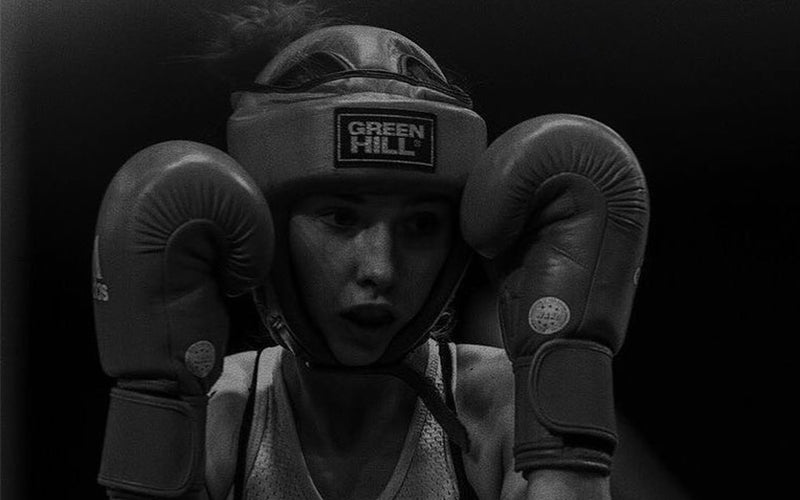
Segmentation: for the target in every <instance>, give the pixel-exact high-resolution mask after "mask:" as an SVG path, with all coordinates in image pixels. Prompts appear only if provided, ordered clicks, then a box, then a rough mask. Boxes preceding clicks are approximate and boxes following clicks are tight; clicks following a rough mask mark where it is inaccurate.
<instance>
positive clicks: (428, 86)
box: [228, 26, 486, 365]
mask: <svg viewBox="0 0 800 500" xmlns="http://www.w3.org/2000/svg"><path fill="white" fill-rule="evenodd" d="M485 148H486V126H485V124H484V121H483V120H482V119H481V118H480V116H478V115H477V114H476V113H475V112H473V111H472V110H471V101H470V100H469V97H468V96H467V95H466V94H465V93H464V92H463V91H461V90H460V89H458V87H455V86H454V85H451V84H450V83H448V82H447V79H446V78H445V76H444V75H443V74H442V72H441V70H440V69H439V67H438V65H437V64H436V62H435V61H434V60H433V59H432V58H431V57H430V56H429V55H428V54H427V53H425V51H423V50H422V49H421V48H420V47H418V46H417V45H416V44H414V43H413V42H411V41H410V40H408V39H407V38H405V37H403V36H401V35H399V34H397V33H394V32H392V31H389V30H384V29H379V28H373V27H367V26H334V27H328V28H323V29H321V30H318V31H315V32H312V33H310V34H308V35H306V36H304V37H302V38H301V39H299V40H297V41H295V42H294V43H292V44H290V45H289V46H288V47H287V48H285V49H284V50H283V51H281V52H280V53H279V54H278V55H277V56H276V57H275V58H274V59H273V60H272V61H271V62H270V63H269V65H267V67H266V68H265V69H264V70H263V71H262V72H261V74H260V75H259V76H258V77H257V79H256V82H255V84H254V85H253V86H251V87H250V88H248V89H247V90H246V91H244V92H242V93H239V94H238V95H237V96H236V102H235V110H234V113H233V115H232V116H231V118H230V120H229V122H228V149H229V153H230V154H231V156H233V157H234V158H235V159H236V160H237V161H239V163H240V164H241V165H242V166H243V167H244V168H245V170H247V171H248V173H250V175H251V176H252V177H253V178H254V179H255V180H256V182H257V183H258V185H259V187H260V188H261V189H262V191H263V192H264V194H265V196H266V197H267V200H268V202H269V203H270V208H271V209H272V211H273V213H274V214H275V215H276V223H277V234H278V237H279V243H278V245H279V250H278V252H277V256H276V262H275V264H274V265H273V270H274V271H273V275H272V279H271V285H272V286H273V287H274V291H273V290H269V289H267V291H266V292H267V295H268V297H267V300H266V302H267V304H268V307H266V308H265V310H264V311H262V312H263V315H264V316H266V317H265V320H266V321H265V323H266V324H267V326H268V328H269V329H270V332H271V334H272V336H273V337H274V338H275V340H276V341H278V342H279V343H281V344H282V345H284V346H285V347H287V348H289V349H290V350H291V351H292V352H294V353H295V354H296V355H297V356H299V357H301V358H302V359H304V360H306V361H308V362H311V363H316V364H324V365H337V364H338V362H337V361H336V360H335V359H334V358H333V355H332V354H331V352H330V350H329V349H328V347H327V344H326V343H325V342H324V340H323V338H322V336H321V335H320V334H319V333H318V332H317V331H316V330H315V327H314V326H313V325H312V323H311V322H310V321H309V319H308V318H307V317H306V313H305V312H304V309H303V307H302V306H300V298H299V295H298V293H297V290H296V288H295V286H294V279H293V277H292V271H291V268H292V266H291V257H290V255H289V249H288V238H287V237H286V236H287V233H286V231H287V224H288V217H289V212H290V210H291V205H292V203H293V202H294V201H295V200H297V199H298V198H300V197H303V196H307V195H309V194H314V193H320V192H333V191H342V190H353V189H358V190H360V191H362V192H363V191H368V192H411V193H431V194H441V195H442V196H444V197H447V198H449V199H451V200H453V202H454V203H458V201H459V199H460V196H461V191H462V189H463V187H464V184H465V182H466V178H467V175H468V173H469V171H470V169H471V168H472V167H473V165H475V164H476V162H477V159H478V157H479V155H480V154H481V153H482V152H483V151H484V150H485ZM457 241H458V243H457V244H455V245H454V248H453V249H452V250H451V253H450V255H449V256H448V258H447V261H446V263H445V264H444V267H443V269H442V271H441V272H440V275H439V276H438V278H437V280H436V282H435V284H434V287H433V290H432V291H431V294H430V297H429V298H428V300H427V301H426V304H425V306H423V308H422V310H421V311H419V312H418V314H417V315H416V317H415V318H414V319H412V321H411V322H410V323H409V324H408V325H406V326H405V327H404V328H403V329H402V330H401V331H400V332H399V333H398V334H397V335H396V336H395V338H394V339H393V340H392V342H391V343H390V345H389V347H388V348H387V350H386V352H385V353H384V355H383V357H382V358H381V359H380V360H379V361H378V364H389V363H393V362H396V361H399V360H400V359H402V357H403V356H405V354H406V353H408V351H410V350H411V349H413V348H414V347H416V346H417V345H419V344H420V343H421V342H423V341H424V339H425V337H426V334H427V332H428V330H429V329H430V327H431V326H432V325H433V324H434V323H435V322H436V320H437V318H438V317H439V315H440V314H441V312H442V310H443V309H444V308H445V307H446V305H447V303H448V302H449V300H450V299H451V298H452V295H453V294H454V293H455V290H456V288H457V286H458V284H459V282H460V280H461V278H462V276H463V273H464V271H465V269H466V264H467V261H468V259H469V254H470V252H469V250H468V249H467V247H466V245H465V244H464V243H463V241H462V239H461V238H460V237H459V238H457ZM273 293H274V294H275V295H276V296H277V297H274V296H272V295H273ZM276 298H277V302H276V300H275V299H276Z"/></svg>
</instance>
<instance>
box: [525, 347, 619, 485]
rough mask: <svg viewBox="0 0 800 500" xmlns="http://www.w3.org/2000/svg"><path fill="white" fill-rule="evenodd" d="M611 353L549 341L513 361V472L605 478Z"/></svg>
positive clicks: (610, 435) (611, 439) (610, 441)
mask: <svg viewBox="0 0 800 500" xmlns="http://www.w3.org/2000/svg"><path fill="white" fill-rule="evenodd" d="M611 360H612V353H611V351H610V350H609V349H607V348H606V347H604V346H602V345H600V344H597V343H595V342H590V341H584V340H567V339H555V340H551V341H549V342H546V343H544V344H542V345H541V346H540V347H539V349H538V350H537V351H536V354H535V355H533V356H523V357H520V358H518V359H517V360H515V363H514V377H515V386H516V394H515V397H516V403H515V408H516V419H515V420H516V427H515V440H514V441H515V446H514V456H515V468H516V469H517V470H530V469H542V468H556V469H573V470H582V471H593V472H598V473H601V474H608V473H609V472H610V467H611V456H612V454H613V452H614V448H615V447H616V443H617V433H616V418H615V415H614V395H613V380H612V373H611Z"/></svg>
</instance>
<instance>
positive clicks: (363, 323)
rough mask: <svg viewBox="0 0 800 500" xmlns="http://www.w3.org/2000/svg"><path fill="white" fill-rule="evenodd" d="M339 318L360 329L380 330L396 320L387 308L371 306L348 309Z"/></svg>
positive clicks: (365, 305) (364, 305)
mask: <svg viewBox="0 0 800 500" xmlns="http://www.w3.org/2000/svg"><path fill="white" fill-rule="evenodd" d="M339 316H341V317H342V318H344V319H346V320H347V321H350V322H351V323H354V324H355V325H356V326H359V327H361V328H382V327H385V326H389V325H391V324H392V323H394V321H395V319H396V318H395V315H394V313H392V311H391V309H390V308H389V307H388V306H384V305H373V304H362V305H358V306H354V307H350V308H348V309H346V310H345V311H343V312H341V313H340V314H339Z"/></svg>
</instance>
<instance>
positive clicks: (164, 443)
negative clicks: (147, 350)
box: [97, 388, 208, 498]
mask: <svg viewBox="0 0 800 500" xmlns="http://www.w3.org/2000/svg"><path fill="white" fill-rule="evenodd" d="M207 401H208V399H207V398H206V397H205V396H200V397H190V398H182V399H176V398H173V397H163V396H160V395H153V394H146V393H141V392H137V391H131V390H127V389H121V388H113V389H111V398H110V401H109V407H108V420H107V422H106V433H105V443H104V445H103V455H102V459H101V463H100V472H99V474H98V477H97V481H98V483H100V484H101V485H103V486H105V487H107V488H109V489H114V490H121V491H125V492H131V493H135V494H142V495H147V496H152V497H157V498H172V497H177V496H181V495H183V494H185V493H187V492H189V491H190V490H192V489H202V487H203V468H204V463H205V420H206V403H207Z"/></svg>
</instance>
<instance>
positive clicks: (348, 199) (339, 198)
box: [328, 193, 365, 203]
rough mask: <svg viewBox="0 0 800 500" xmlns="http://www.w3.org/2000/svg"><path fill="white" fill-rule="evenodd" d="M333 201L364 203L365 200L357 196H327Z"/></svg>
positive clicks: (340, 194)
mask: <svg viewBox="0 0 800 500" xmlns="http://www.w3.org/2000/svg"><path fill="white" fill-rule="evenodd" d="M328 196H330V197H331V198H333V199H334V200H337V201H345V202H348V203H364V201H365V199H364V197H363V196H361V195H359V194H348V193H337V194H331V195H328Z"/></svg>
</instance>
